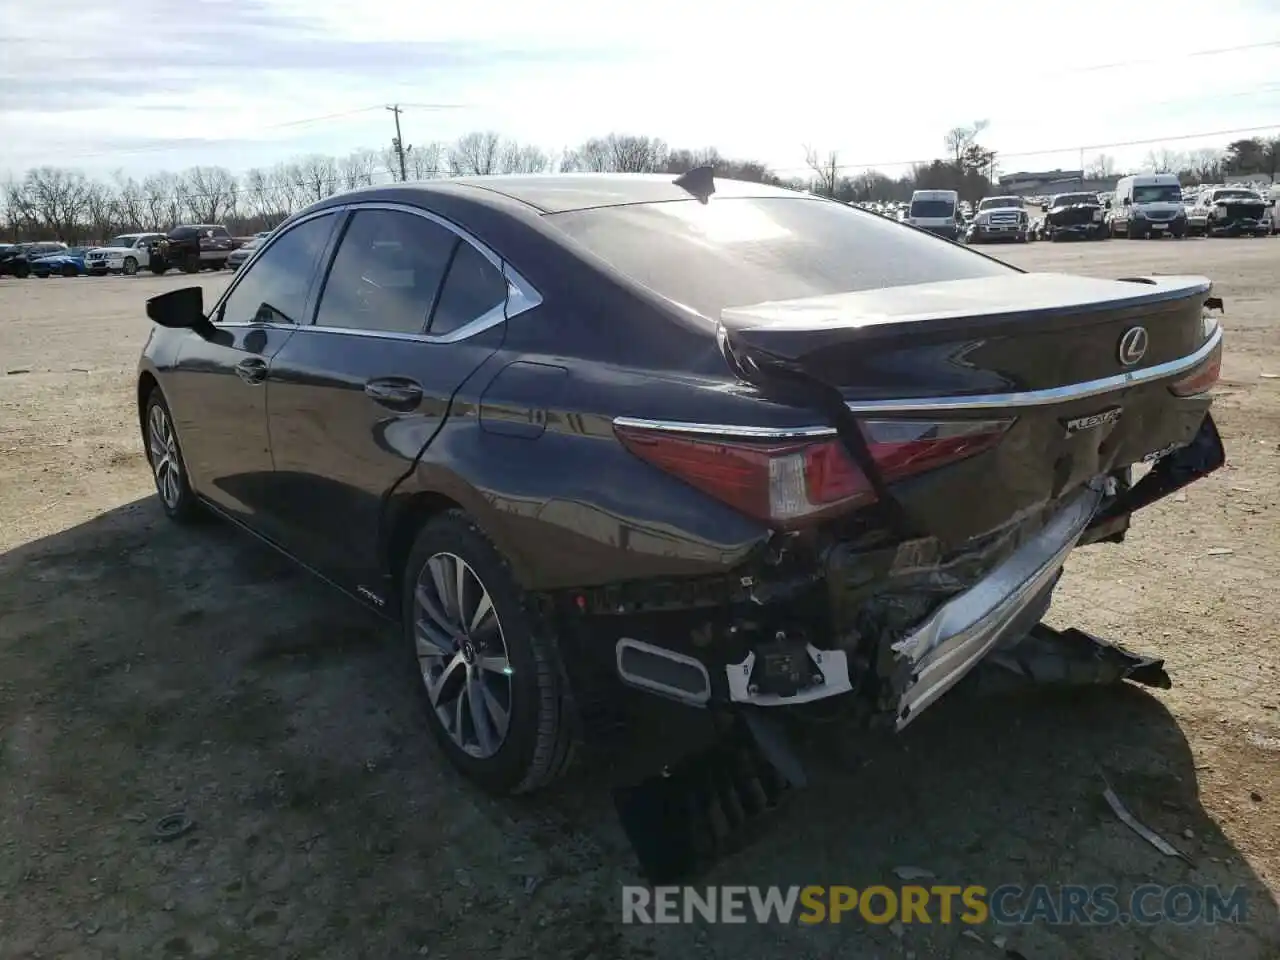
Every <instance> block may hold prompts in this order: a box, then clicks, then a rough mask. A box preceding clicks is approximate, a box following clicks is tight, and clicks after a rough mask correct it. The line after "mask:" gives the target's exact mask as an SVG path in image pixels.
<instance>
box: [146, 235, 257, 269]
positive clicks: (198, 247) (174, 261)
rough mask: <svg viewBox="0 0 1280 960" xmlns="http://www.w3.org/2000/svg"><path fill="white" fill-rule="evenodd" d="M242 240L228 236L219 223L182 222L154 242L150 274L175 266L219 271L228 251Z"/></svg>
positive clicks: (225, 260)
mask: <svg viewBox="0 0 1280 960" xmlns="http://www.w3.org/2000/svg"><path fill="white" fill-rule="evenodd" d="M241 243H242V241H240V240H237V239H236V238H234V237H232V236H231V231H229V230H228V229H227V228H226V227H224V226H223V225H221V224H209V223H200V224H183V225H179V226H176V227H174V228H173V229H172V230H170V231H169V232H168V233H167V234H166V235H165V236H164V238H163V239H162V240H161V241H160V243H159V244H158V245H157V247H156V249H155V251H154V253H153V255H152V262H151V272H152V273H157V274H160V273H164V272H165V271H166V270H169V269H171V268H173V267H177V268H179V269H180V270H182V271H183V272H184V273H199V272H200V271H201V270H205V269H208V270H221V269H222V268H223V267H225V266H226V265H227V257H229V256H230V255H231V251H232V250H235V249H236V248H237V247H239V246H240V244H241Z"/></svg>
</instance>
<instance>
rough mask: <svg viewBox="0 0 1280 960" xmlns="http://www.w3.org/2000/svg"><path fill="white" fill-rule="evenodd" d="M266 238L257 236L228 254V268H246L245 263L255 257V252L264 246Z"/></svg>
mask: <svg viewBox="0 0 1280 960" xmlns="http://www.w3.org/2000/svg"><path fill="white" fill-rule="evenodd" d="M264 239H265V238H264V237H261V236H256V237H254V238H253V239H251V240H248V241H246V242H245V243H243V244H241V245H240V246H238V247H236V248H235V249H234V250H232V251H231V252H230V253H229V254H227V268H228V269H230V270H239V269H240V268H241V267H243V266H244V262H245V261H246V260H248V259H249V258H250V257H251V256H253V252H254V251H255V250H257V249H258V247H260V246H262V241H263V240H264Z"/></svg>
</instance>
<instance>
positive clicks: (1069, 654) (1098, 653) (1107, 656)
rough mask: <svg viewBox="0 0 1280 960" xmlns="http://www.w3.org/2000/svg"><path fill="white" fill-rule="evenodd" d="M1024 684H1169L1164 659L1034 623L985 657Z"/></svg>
mask: <svg viewBox="0 0 1280 960" xmlns="http://www.w3.org/2000/svg"><path fill="white" fill-rule="evenodd" d="M986 662H987V663H989V664H991V665H992V666H998V667H1002V668H1003V669H1004V670H1006V671H1008V672H1009V673H1011V674H1013V675H1014V676H1015V677H1017V678H1018V679H1020V680H1022V681H1026V682H1029V683H1034V684H1046V685H1052V686H1068V687H1083V686H1109V685H1112V684H1116V683H1120V682H1121V681H1124V680H1132V681H1133V682H1134V683H1140V684H1142V685H1143V686H1147V687H1156V688H1159V689H1161V690H1168V689H1169V688H1170V687H1172V686H1173V682H1172V681H1171V680H1170V679H1169V674H1168V673H1166V672H1165V669H1164V660H1162V659H1159V658H1157V657H1146V656H1142V655H1141V654H1137V653H1132V652H1131V651H1129V650H1126V649H1125V648H1124V647H1122V646H1120V645H1118V644H1114V643H1108V642H1107V641H1106V640H1103V639H1101V638H1099V637H1095V636H1094V635H1093V634H1091V633H1085V632H1084V631H1083V630H1077V629H1075V628H1074V627H1072V628H1070V629H1067V630H1055V629H1053V628H1052V627H1049V626H1046V625H1045V624H1039V625H1037V626H1036V627H1035V628H1034V629H1032V631H1031V632H1030V633H1028V634H1027V635H1026V636H1024V637H1023V638H1022V639H1021V640H1019V641H1018V642H1017V643H1016V644H1013V645H1011V646H1009V647H1005V648H1001V649H999V650H996V651H995V652H994V653H992V654H991V656H990V657H988V658H987V661H986Z"/></svg>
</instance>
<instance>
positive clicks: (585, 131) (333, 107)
mask: <svg viewBox="0 0 1280 960" xmlns="http://www.w3.org/2000/svg"><path fill="white" fill-rule="evenodd" d="M56 7H57V10H58V13H57V16H56V17H55V16H49V15H45V13H43V12H39V11H40V7H39V6H38V5H37V6H35V7H33V6H32V5H31V4H30V3H29V2H27V0H0V178H3V177H5V176H6V175H20V174H21V172H22V171H23V170H25V169H27V168H28V167H31V166H36V165H45V164H48V165H54V166H64V167H75V168H79V169H82V170H84V171H85V172H87V173H90V174H92V175H97V176H102V175H106V174H108V173H109V172H111V171H116V170H121V171H124V172H125V173H127V174H130V175H134V176H143V175H146V174H148V173H152V172H155V171H158V170H179V169H185V168H187V167H190V166H193V165H197V164H199V165H217V166H224V167H228V168H230V169H232V170H234V171H236V172H241V171H243V170H245V169H247V168H249V167H254V166H269V165H271V164H273V163H276V162H279V161H282V160H287V159H290V158H292V157H295V156H297V155H299V154H306V153H314V152H321V153H329V154H334V155H342V154H345V153H347V152H350V151H351V150H354V149H358V148H362V147H372V148H381V147H384V146H386V145H387V144H388V143H389V142H390V138H391V137H392V135H393V133H394V125H393V117H392V115H391V114H390V113H389V112H388V111H387V110H386V109H384V108H385V105H387V104H390V103H397V102H398V103H402V104H404V105H405V110H404V113H403V115H402V119H401V122H402V125H403V133H404V139H405V141H406V142H407V143H410V144H413V143H425V142H428V141H432V140H443V141H448V140H452V139H454V138H456V137H457V136H459V135H461V134H463V133H466V132H467V131H470V130H478V129H485V130H496V131H499V132H501V133H502V134H504V135H506V136H509V137H512V138H515V139H516V140H518V141H521V142H532V143H536V144H538V145H539V146H542V147H543V148H544V149H546V150H548V151H549V152H551V153H553V154H554V153H556V152H558V151H560V150H562V149H564V148H566V147H571V146H573V145H576V144H578V143H580V142H581V141H583V140H584V139H586V138H587V137H589V136H592V135H599V134H604V133H607V132H610V131H617V132H625V133H637V134H648V135H652V136H658V137H661V138H663V139H664V140H666V141H667V142H668V143H669V144H671V145H672V146H683V147H691V148H692V147H704V146H715V147H717V148H718V149H719V150H720V152H721V154H723V155H725V156H731V157H737V158H742V159H755V160H762V161H765V162H767V163H769V164H770V165H771V166H772V167H773V168H774V169H775V170H777V171H778V172H780V173H782V174H784V175H791V174H802V173H803V172H804V161H805V147H806V145H808V146H812V147H813V148H815V149H816V150H817V151H819V152H821V153H823V154H826V153H829V152H831V151H835V152H837V153H838V156H839V160H840V162H841V163H842V164H844V165H847V166H846V170H845V172H846V173H850V174H852V173H856V172H858V171H859V170H860V169H861V168H864V167H873V166H874V167H878V168H880V169H883V170H884V171H885V172H887V173H889V174H899V173H902V172H903V171H904V169H905V165H906V164H907V163H908V162H910V161H914V160H924V159H928V158H932V157H935V156H939V155H940V154H941V153H942V152H943V145H942V138H943V135H944V133H945V132H946V130H948V129H949V128H951V127H954V126H957V125H962V124H969V123H972V122H974V121H978V120H986V121H988V126H987V128H986V130H985V132H984V134H983V136H982V142H983V143H984V145H986V146H988V147H989V148H992V149H995V150H997V151H998V152H999V153H1000V155H1001V159H1000V161H999V164H1000V170H1001V171H1003V172H1013V171H1015V170H1038V169H1053V168H1058V167H1062V168H1075V167H1078V166H1079V165H1080V162H1081V157H1082V155H1083V158H1084V161H1085V163H1086V164H1088V163H1089V162H1090V161H1091V160H1092V159H1093V158H1094V157H1095V156H1096V155H1098V154H1099V153H1107V154H1109V155H1111V156H1112V157H1114V158H1115V159H1116V161H1117V163H1118V165H1119V166H1120V167H1122V168H1123V167H1128V166H1135V165H1140V164H1141V162H1142V160H1143V159H1144V158H1145V156H1146V155H1147V153H1148V152H1149V151H1150V150H1151V149H1152V148H1153V146H1155V147H1156V148H1159V147H1160V146H1164V147H1165V148H1167V149H1171V150H1178V151H1189V150H1194V149H1199V148H1203V147H1214V146H1223V145H1225V143H1226V142H1227V141H1228V140H1230V139H1232V137H1231V136H1229V135H1226V134H1223V135H1218V136H1211V137H1191V136H1190V135H1193V134H1204V133H1213V132H1217V131H1228V130H1238V129H1245V128H1255V127H1266V126H1267V125H1271V126H1270V128H1269V130H1270V132H1271V133H1280V2H1277V0H1216V2H1215V3H1214V4H1213V5H1212V8H1211V11H1207V10H1206V8H1205V7H1204V6H1203V4H1202V3H1201V2H1200V0H1160V2H1152V0H1128V2H1127V3H1116V2H1114V0H1105V2H1104V0H1072V2H1070V3H1064V2H1061V0H1058V2H1053V3H1050V2H1047V0H1022V2H1018V3H1014V2H1012V0H969V2H968V3H965V4H955V3H945V2H943V0H894V2H892V3H885V2H875V3H868V2H867V0H854V2H852V3H851V2H848V0H845V2H836V0H788V2H787V3H786V4H783V5H774V4H760V5H753V4H750V3H743V2H737V3H733V4H730V3H727V2H723V0H701V2H699V0H645V2H644V3H642V4H624V5H619V4H613V3H601V2H599V0H536V2H529V0H492V2H480V0H474V2H471V3H462V2H458V3H454V4H447V5H446V4H444V3H441V2H440V0H416V2H415V0H366V2H356V0H128V2H127V3H125V4H123V5H121V4H116V3H100V4H96V5H89V4H87V3H74V4H69V5H64V4H56ZM38 12H39V13H38ZM1246 47H1252V49H1241V48H1246ZM1224 48H1233V50H1232V52H1229V53H1216V54H1206V53H1203V51H1214V50H1223V49H1224ZM1197 54H1199V55H1197ZM1173 137H1181V138H1184V139H1179V140H1172V139H1168V140H1166V138H1173ZM1156 139H1160V140H1164V141H1165V142H1163V143H1162V144H1143V143H1137V144H1134V143H1133V141H1142V140H1156ZM1123 144H1132V145H1128V146H1126V145H1123Z"/></svg>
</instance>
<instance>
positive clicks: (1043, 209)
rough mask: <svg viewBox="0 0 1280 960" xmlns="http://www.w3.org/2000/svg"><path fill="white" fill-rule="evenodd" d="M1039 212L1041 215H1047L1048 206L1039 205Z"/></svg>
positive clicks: (1044, 204)
mask: <svg viewBox="0 0 1280 960" xmlns="http://www.w3.org/2000/svg"><path fill="white" fill-rule="evenodd" d="M1040 212H1041V213H1048V212H1049V205H1048V204H1047V203H1042V204H1040Z"/></svg>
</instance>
